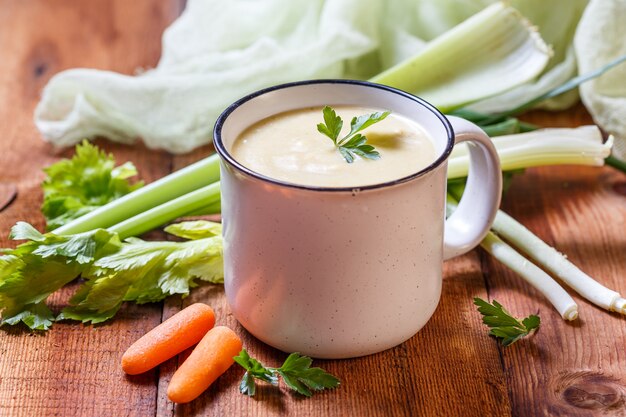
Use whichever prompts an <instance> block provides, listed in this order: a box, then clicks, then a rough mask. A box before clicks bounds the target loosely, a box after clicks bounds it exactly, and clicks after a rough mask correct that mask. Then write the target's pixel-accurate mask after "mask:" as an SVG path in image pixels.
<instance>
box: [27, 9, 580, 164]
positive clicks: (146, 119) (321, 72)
mask: <svg viewBox="0 0 626 417" xmlns="http://www.w3.org/2000/svg"><path fill="white" fill-rule="evenodd" d="M493 2H494V1H493V0H421V1H417V0H256V1H252V0H229V1H227V2H224V1H220V0H189V1H188V2H187V8H186V9H185V11H184V12H183V14H182V15H181V16H180V18H179V19H178V20H176V21H175V22H174V23H173V24H172V25H171V26H170V27H169V28H168V29H167V30H166V31H165V33H164V34H163V48H162V51H163V52H162V57H161V60H160V61H159V64H158V65H157V67H156V68H155V69H153V70H150V71H147V72H145V73H143V74H141V75H138V76H129V75H123V74H118V73H114V72H110V71H100V70H93V69H73V70H68V71H63V72H61V73H59V74H57V75H56V76H54V77H53V78H52V79H51V80H50V81H49V83H48V85H47V86H46V87H45V89H44V91H43V94H42V98H41V101H40V103H39V105H38V106H37V108H36V110H35V124H36V126H37V128H38V129H39V130H40V131H41V133H42V135H43V137H44V138H45V139H46V140H48V141H50V142H52V143H53V144H55V145H57V146H70V145H73V144H75V143H78V142H79V141H81V140H82V139H83V138H90V137H94V136H104V137H107V138H109V139H111V140H115V141H119V142H124V143H132V142H134V141H136V140H137V139H141V140H143V141H144V142H145V143H146V145H147V146H148V147H150V148H162V149H165V150H168V151H170V152H175V153H180V152H187V151H190V150H192V149H194V148H195V147H198V146H200V145H202V144H205V143H208V142H210V141H211V135H212V129H213V124H214V122H215V119H216V118H217V116H218V115H219V114H220V113H221V111H222V110H223V109H224V108H225V107H227V106H228V105H229V104H230V103H232V102H233V101H235V100H236V99H238V98H240V97H241V96H243V95H245V94H247V93H250V92H252V91H255V90H257V89H260V88H263V87H267V86H270V85H274V84H279V83H283V82H288V81H295V80H302V79H310V78H344V77H348V78H361V79H367V78H369V77H371V76H373V75H375V74H377V73H378V72H381V71H382V70H383V69H385V68H388V67H389V66H391V65H393V64H395V63H397V62H399V61H401V60H402V59H404V58H407V57H409V56H411V55H413V54H415V53H416V52H418V51H419V49H420V48H422V47H423V45H424V44H425V43H426V42H427V41H429V40H431V39H433V38H435V37H436V36H438V35H440V34H441V33H443V32H445V31H447V30H448V29H450V28H451V27H453V26H455V25H457V24H458V23H460V22H462V21H463V20H465V19H466V18H467V17H469V16H471V15H472V14H475V13H477V12H478V11H480V10H481V9H482V8H484V7H485V6H487V5H488V4H490V3H493ZM585 2H586V0H552V1H550V2H549V3H547V4H546V2H545V1H544V0H513V1H511V3H512V4H513V5H514V6H516V7H518V8H519V9H520V10H522V11H523V13H524V14H525V15H527V16H528V17H529V18H530V20H531V21H532V22H533V23H534V24H536V25H538V27H539V30H540V32H541V34H542V36H544V37H545V38H546V39H548V41H549V42H550V43H553V45H554V49H555V52H556V54H555V58H554V59H553V60H552V61H551V63H550V64H549V67H548V69H547V70H546V72H544V74H543V75H542V76H541V77H540V78H539V79H538V80H537V81H536V83H534V84H530V85H525V86H524V87H523V88H519V89H516V90H513V91H511V92H510V93H509V94H507V93H505V95H503V96H498V97H495V98H492V99H489V100H488V101H486V102H485V103H484V104H483V107H482V108H483V109H485V108H488V109H489V110H503V109H506V108H511V107H513V106H515V105H518V104H521V103H522V102H523V101H525V100H527V99H528V98H529V97H530V96H534V95H535V94H537V93H541V92H544V91H546V90H547V89H549V88H552V87H554V86H555V85H558V84H559V83H560V82H562V81H563V80H565V79H567V78H569V77H571V76H573V75H574V73H575V64H574V59H573V55H572V53H571V47H570V46H571V36H572V34H573V28H574V27H575V25H576V23H577V20H578V16H579V15H580V11H581V10H582V7H583V6H584V4H585ZM555 8H561V9H560V10H559V11H558V13H556V11H555ZM555 19H556V20H555ZM568 48H569V49H568ZM570 103H571V98H570V100H569V101H568V102H563V103H560V105H561V106H562V105H566V104H570Z"/></svg>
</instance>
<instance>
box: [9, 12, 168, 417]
mask: <svg viewBox="0 0 626 417" xmlns="http://www.w3.org/2000/svg"><path fill="white" fill-rule="evenodd" d="M179 10H180V4H179V2H178V1H171V2H167V3H166V2H151V1H147V0H142V1H137V2H125V1H124V0H116V1H109V0H98V1H90V2H88V3H80V4H79V3H77V2H74V1H71V0H50V1H45V2H43V1H32V0H31V1H20V0H10V1H4V2H3V3H2V5H1V6H0V27H2V30H1V31H0V49H1V50H2V51H3V59H2V62H1V63H0V144H1V146H2V148H3V152H2V153H0V167H1V168H0V181H1V182H3V183H5V184H13V185H14V186H16V188H17V190H18V197H17V199H15V200H14V202H13V203H12V204H11V205H10V206H9V207H8V208H6V209H5V210H4V211H2V213H1V214H0V231H1V233H2V236H1V237H0V247H6V246H8V245H12V244H13V243H12V242H8V241H7V239H6V235H7V232H8V230H9V228H10V226H11V225H12V224H14V223H15V222H16V221H18V220H28V221H30V222H31V223H33V224H34V225H35V226H36V227H37V228H39V229H42V228H43V226H44V224H43V219H42V217H41V215H40V214H39V206H40V204H41V191H40V187H39V184H40V182H41V180H42V178H43V175H42V173H41V168H42V167H43V166H45V165H48V164H50V163H52V162H54V161H55V160H57V159H59V157H60V156H65V155H69V154H70V152H69V151H65V152H63V153H61V154H59V153H58V152H55V151H54V150H53V149H52V147H51V146H49V145H47V144H45V143H44V142H43V141H42V140H41V138H40V136H39V133H38V132H37V131H36V130H35V127H34V126H33V123H32V112H33V109H34V106H35V104H36V102H37V100H38V98H39V92H40V90H41V88H42V87H43V86H44V85H45V83H46V81H47V80H48V79H49V78H50V76H51V75H53V74H54V73H56V72H58V71H60V70H62V69H65V68H71V67H81V66H87V67H92V68H93V67H95V68H102V69H111V70H115V71H120V72H124V73H133V72H134V71H135V68H136V67H138V66H143V67H146V66H149V65H154V64H155V63H156V62H157V59H158V56H159V54H160V33H161V32H162V30H163V28H164V27H166V26H167V25H168V24H169V23H170V22H171V21H172V20H173V18H174V17H175V16H176V15H177V14H178V13H179ZM99 144H100V145H101V146H104V147H105V149H107V150H109V151H111V152H113V153H114V154H115V155H116V157H117V158H118V160H120V161H125V160H132V161H133V162H135V164H136V165H137V167H138V169H139V171H140V172H141V174H142V178H143V179H144V180H146V181H152V180H154V179H156V178H159V177H161V176H163V175H165V174H167V173H168V172H169V167H170V161H171V156H170V155H168V154H165V153H162V152H147V151H146V150H145V149H144V148H142V147H141V146H138V147H136V148H131V147H126V146H121V145H111V144H109V143H105V142H99ZM70 293H71V289H67V290H64V291H62V292H61V293H60V294H58V295H55V296H53V297H52V298H51V302H52V305H53V306H54V307H56V308H57V309H58V308H59V307H60V306H61V305H62V304H63V303H64V302H65V300H66V299H67V297H68V296H69V295H70ZM160 319H161V306H160V305H158V304H157V305H152V306H141V307H139V306H126V307H124V308H123V309H122V310H121V312H120V313H119V314H118V317H117V318H116V320H115V321H114V322H112V323H111V324H108V325H104V326H96V327H91V326H81V325H79V324H63V323H59V324H56V325H55V328H54V330H53V331H51V332H48V333H46V334H43V335H30V334H29V333H27V332H24V331H23V330H22V329H20V328H13V329H9V330H6V331H3V332H0V414H1V415H24V416H35V415H37V416H44V415H58V416H71V415H79V416H85V415H94V416H95V415H111V416H113V415H115V416H118V415H119V416H121V415H140V416H145V415H150V414H153V413H154V407H155V402H156V387H155V384H154V381H155V378H156V372H151V373H147V374H145V375H141V376H137V377H126V376H124V375H123V373H122V372H121V370H120V367H119V358H120V355H121V353H122V352H123V351H124V349H125V348H126V347H127V346H128V345H129V344H130V343H131V342H132V341H134V340H135V339H137V338H138V337H139V336H140V335H142V334H143V333H145V332H146V331H147V330H148V329H150V328H152V327H153V326H154V325H156V324H158V323H159V321H160Z"/></svg>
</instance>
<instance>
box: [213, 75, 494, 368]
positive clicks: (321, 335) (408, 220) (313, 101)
mask: <svg viewBox="0 0 626 417" xmlns="http://www.w3.org/2000/svg"><path fill="white" fill-rule="evenodd" d="M324 105H331V106H334V105H359V106H363V107H371V108H385V109H389V110H391V111H392V112H394V113H398V114H401V115H403V116H406V117H409V118H411V119H412V120H414V121H416V122H417V123H419V124H420V125H421V126H422V127H424V128H425V129H426V131H427V132H428V133H429V135H430V136H431V138H432V139H433V144H434V146H435V150H436V155H437V156H436V158H435V160H433V162H432V163H431V164H430V165H429V166H427V167H426V168H424V169H422V170H421V171H419V172H415V173H414V174H411V175H409V176H407V177H404V178H400V179H398V180H395V181H391V182H387V183H381V184H375V185H370V186H364V187H355V188H328V187H315V186H303V185H299V184H293V183H289V182H284V181H278V180H275V179H272V178H268V177H266V176H264V175H261V174H259V173H256V172H254V171H252V170H250V169H248V168H246V167H245V166H243V165H241V164H240V163H239V162H237V161H236V160H235V159H234V158H233V157H232V155H231V153H230V152H229V150H230V149H231V147H232V144H233V142H234V140H235V139H236V138H237V137H238V136H239V134H240V133H241V132H242V131H244V130H245V129H246V128H247V127H249V126H251V125H253V124H254V123H256V122H258V121H259V120H262V119H264V118H266V117H269V116H272V115H275V114H278V113H282V112H285V111H288V110H294V109H298V108H304V107H312V106H320V108H321V107H322V106H324ZM453 127H454V130H453ZM455 130H456V135H455ZM466 140H467V141H469V143H470V145H471V146H470V158H471V166H470V177H469V179H468V186H467V191H466V193H465V195H464V197H463V199H462V200H461V203H460V205H459V207H458V209H457V210H456V212H455V213H454V215H453V216H452V217H450V218H449V219H448V220H447V221H445V192H446V171H447V162H446V161H447V158H448V156H449V154H450V152H451V150H452V147H453V146H454V143H455V141H456V142H457V143H458V142H460V141H466ZM214 143H215V147H216V149H217V152H218V153H219V154H220V156H221V190H222V221H223V234H224V278H225V284H224V285H225V291H226V297H227V299H228V302H229V304H230V307H231V310H232V312H233V314H234V316H235V317H236V318H237V320H238V321H239V322H240V323H241V324H242V325H243V326H244V327H245V328H246V329H247V330H248V331H249V332H250V333H252V334H253V335H254V336H255V337H257V338H258V339H260V340H262V341H263V342H265V343H267V344H269V345H272V346H274V347H276V348H278V349H281V350H283V351H285V352H300V353H302V354H305V355H309V356H313V357H317V358H347V357H355V356H362V355H367V354H371V353H375V352H379V351H382V350H385V349H388V348H390V347H393V346H396V345H398V344H399V343H402V342H403V341H405V340H407V339H408V338H410V337H411V336H413V335H414V334H415V333H417V331H418V330H419V329H421V328H422V327H423V326H424V324H426V322H427V321H428V319H429V318H430V317H431V316H432V314H433V313H434V311H435V309H436V307H437V304H438V302H439V298H440V295H441V285H442V280H441V278H442V263H443V260H444V259H447V258H449V257H452V256H456V255H459V254H461V253H464V252H466V251H468V250H470V249H471V248H473V247H474V246H475V245H476V244H478V243H479V242H480V240H481V239H482V238H483V237H484V235H485V234H486V232H487V231H488V229H489V226H490V225H491V223H492V221H493V218H494V216H495V213H496V211H497V207H498V205H499V202H500V192H501V186H502V185H501V184H502V181H501V174H500V167H499V163H498V158H497V154H496V152H495V149H494V148H493V146H492V144H491V141H490V140H489V138H488V137H487V136H486V135H485V134H484V133H483V132H482V131H481V130H480V129H478V128H477V127H476V126H474V125H473V124H471V123H469V122H466V121H464V120H462V119H457V118H446V117H444V116H443V115H442V114H441V113H440V112H439V111H438V110H437V109H435V108H434V107H433V106H432V105H430V104H428V103H426V102H425V101H423V100H421V99H419V98H417V97H415V96H412V95H410V94H408V93H405V92H403V91H400V90H396V89H393V88H390V87H386V86H381V85H377V84H372V83H368V82H361V81H351V80H316V81H304V82H298V83H291V84H284V85H280V86H276V87H271V88H269V89H265V90H262V91H259V92H256V93H254V94H251V95H249V96H247V97H244V98H242V99H241V100H239V101H237V102H236V103H234V104H233V105H231V106H230V107H229V108H228V109H226V110H225V111H224V113H223V114H222V115H221V116H220V118H219V119H218V121H217V123H216V127H215V136H214Z"/></svg>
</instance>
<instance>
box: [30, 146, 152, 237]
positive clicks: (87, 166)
mask: <svg viewBox="0 0 626 417" xmlns="http://www.w3.org/2000/svg"><path fill="white" fill-rule="evenodd" d="M44 172H45V173H46V174H47V176H46V178H45V179H44V181H43V184H42V187H43V191H44V201H43V205H42V207H41V211H42V212H43V214H44V216H45V217H46V222H47V228H48V230H52V229H55V228H57V227H60V226H62V225H64V224H65V223H68V222H69V221H71V220H73V219H76V218H78V217H81V216H83V215H85V214H87V213H89V212H91V211H93V210H95V209H96V208H98V207H100V206H103V205H105V204H106V203H109V202H110V201H113V200H116V199H118V198H120V197H122V196H123V195H125V194H128V193H129V192H131V191H134V190H136V189H137V188H139V187H141V186H142V185H143V183H141V182H136V183H134V184H131V183H130V182H129V181H128V178H130V177H133V176H135V175H137V170H136V168H135V166H134V165H133V164H132V163H130V162H126V163H125V164H123V165H120V166H118V167H115V159H114V158H113V156H112V155H107V154H106V153H105V152H103V151H100V150H99V149H98V148H97V147H96V146H94V145H92V144H90V143H89V142H88V141H86V140H85V141H83V143H82V144H80V145H78V146H76V154H75V155H74V157H72V158H71V159H63V160H61V161H59V162H56V163H54V164H52V165H50V166H49V167H48V168H45V169H44Z"/></svg>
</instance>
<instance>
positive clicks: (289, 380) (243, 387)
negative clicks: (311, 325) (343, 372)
mask: <svg viewBox="0 0 626 417" xmlns="http://www.w3.org/2000/svg"><path fill="white" fill-rule="evenodd" d="M234 360H235V362H237V363H238V364H239V365H241V366H242V367H243V368H244V369H245V370H246V373H245V374H244V375H243V378H242V380H241V383H240V384H239V391H240V392H241V393H242V394H246V395H249V396H253V395H254V393H255V392H256V385H255V381H254V380H255V379H259V380H261V381H265V382H269V383H271V384H272V385H277V384H278V377H277V375H280V376H281V377H282V378H283V381H284V382H285V384H286V385H287V386H288V387H289V388H291V389H292V390H294V391H296V392H298V393H299V394H302V395H304V396H307V397H310V396H311V395H312V394H313V393H312V391H311V390H315V391H320V390H323V389H326V388H336V387H338V386H339V384H340V381H339V379H337V378H336V377H335V376H333V375H331V374H329V373H328V372H326V371H324V370H323V369H322V368H311V363H312V361H313V360H312V359H311V358H309V357H308V356H301V355H300V354H299V353H292V354H291V355H289V356H288V357H287V359H286V360H285V362H284V363H283V365H282V366H281V367H280V368H268V367H266V366H264V365H263V364H261V362H259V361H257V360H256V359H254V358H251V357H250V355H249V354H248V352H247V351H246V350H245V349H243V350H242V351H241V352H240V353H239V355H238V356H235V357H234Z"/></svg>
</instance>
